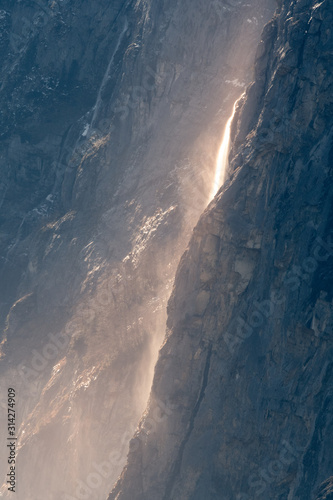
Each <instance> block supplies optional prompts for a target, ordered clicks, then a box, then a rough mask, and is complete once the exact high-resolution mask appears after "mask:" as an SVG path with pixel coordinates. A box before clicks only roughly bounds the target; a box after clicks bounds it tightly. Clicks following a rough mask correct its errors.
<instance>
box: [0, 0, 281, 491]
mask: <svg viewBox="0 0 333 500" xmlns="http://www.w3.org/2000/svg"><path fill="white" fill-rule="evenodd" d="M274 8H275V2H274V0H271V1H269V2H267V0H255V1H254V2H251V3H249V2H247V1H245V0H233V1H227V2H226V1H224V0H221V1H220V0H212V1H206V0H185V1H184V0H182V1H179V0H171V1H170V0H168V1H164V0H158V1H154V2H152V1H145V2H138V1H136V0H135V1H134V0H127V1H125V0H119V1H118V0H116V1H112V2H109V1H108V0H97V1H94V2H90V3H89V4H88V3H85V2H82V1H81V0H73V1H72V0H71V1H69V0H50V1H47V0H29V1H28V0H27V1H25V0H24V1H17V2H12V1H10V0H3V1H2V2H1V6H0V50H1V54H2V66H1V68H0V75H1V76H0V82H1V84H0V86H1V89H0V108H1V112H2V114H1V115H0V125H1V130H0V134H1V143H0V174H1V179H2V182H1V195H0V198H1V202H0V205H1V208H2V216H1V217H2V218H1V228H2V232H1V239H0V255H1V258H0V264H1V270H0V271H1V293H2V294H1V304H0V307H1V309H0V312H1V315H0V321H1V324H2V326H3V332H4V334H3V337H4V340H3V343H2V346H1V347H2V358H1V362H0V385H1V387H0V394H1V396H0V398H1V402H0V404H1V405H2V406H3V407H4V408H6V398H5V396H6V390H7V387H11V386H13V385H14V386H15V388H16V390H17V393H18V394H19V400H18V404H19V412H18V415H19V426H20V431H19V432H20V434H19V444H18V447H19V454H18V465H17V466H18V471H19V479H18V491H17V494H16V498H17V500H59V499H61V500H68V497H70V498H71V500H73V498H76V499H79V498H81V497H82V495H83V496H84V495H86V496H88V497H89V500H93V499H98V500H99V499H100V498H105V497H106V495H107V493H108V492H109V491H110V489H111V488H112V484H114V481H115V480H116V478H117V477H118V475H119V473H120V472H121V470H122V468H123V465H124V463H125V460H126V453H127V447H128V442H129V439H130V436H131V435H132V434H133V432H134V429H135V426H136V424H137V422H138V421H139V418H140V416H141V413H142V411H143V409H144V408H145V404H146V401H147V398H148V394H149V388H150V384H151V380H152V370H153V366H154V362H155V359H156V357H157V350H158V346H159V344H160V342H161V341H162V339H163V335H164V332H165V320H166V302H167V298H168V297H169V294H170V290H171V287H172V281H173V278H174V273H175V268H176V266H177V264H178V261H179V258H180V256H181V254H182V253H183V251H184V249H185V247H186V244H187V241H188V237H189V234H190V231H191V229H192V228H193V226H194V224H195V223H196V221H197V219H198V217H199V215H200V214H201V213H202V211H203V209H204V208H205V206H206V204H207V200H208V194H209V191H210V188H211V181H212V178H213V174H214V168H215V157H216V153H217V150H218V147H219V143H220V140H221V135H222V133H223V127H224V124H225V121H226V118H227V117H228V115H229V113H230V110H231V108H232V104H233V101H234V100H235V99H236V98H237V97H239V94H240V93H241V92H242V91H243V89H244V87H245V84H247V83H248V82H249V81H250V79H251V77H252V65H253V59H254V52H255V47H256V45H257V41H258V40H259V38H260V33H261V30H262V26H263V25H264V24H265V23H266V22H267V20H268V19H269V18H270V17H271V15H272V13H273V11H274ZM204 302H205V297H204V296H202V298H201V301H200V307H203V304H204ZM163 409H164V410H163ZM162 410H163V411H167V412H169V411H171V407H169V406H168V404H166V403H165V402H162V401H160V402H158V403H157V414H159V412H160V411H162ZM0 434H1V440H2V441H3V439H5V438H6V428H5V427H1V429H0ZM3 452H4V450H2V451H0V453H1V457H2V453H3ZM6 467H7V463H6V460H5V459H4V460H0V474H1V477H2V478H4V477H5V475H6V473H7V468H6ZM2 491H3V490H2ZM5 495H6V493H5V492H4V495H3V496H5Z"/></svg>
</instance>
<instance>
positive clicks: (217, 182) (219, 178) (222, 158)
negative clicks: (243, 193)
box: [209, 94, 243, 201]
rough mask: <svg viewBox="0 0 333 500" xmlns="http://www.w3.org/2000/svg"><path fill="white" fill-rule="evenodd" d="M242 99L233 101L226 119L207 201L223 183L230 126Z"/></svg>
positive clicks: (227, 163) (226, 164) (227, 160)
mask: <svg viewBox="0 0 333 500" xmlns="http://www.w3.org/2000/svg"><path fill="white" fill-rule="evenodd" d="M242 97H243V94H242V95H241V97H239V99H237V100H236V101H235V104H234V107H233V110H232V114H231V116H230V118H229V119H228V121H227V124H226V126H225V129H224V134H223V140H222V144H221V147H220V150H219V154H218V157H217V160H216V170H215V178H214V184H213V187H212V190H211V193H210V196H209V201H211V200H212V199H213V198H214V196H215V195H216V193H217V192H218V190H219V189H220V187H221V186H222V184H223V183H224V181H225V175H226V172H227V169H228V165H229V159H228V157H229V149H230V131H231V124H232V120H233V118H234V116H235V112H236V106H237V103H238V101H239V100H240V99H241V98H242Z"/></svg>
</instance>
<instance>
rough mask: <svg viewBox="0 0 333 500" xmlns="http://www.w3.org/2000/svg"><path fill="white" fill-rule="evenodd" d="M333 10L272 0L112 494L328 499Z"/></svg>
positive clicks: (125, 499) (325, 4) (305, 0)
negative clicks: (223, 178) (163, 405)
mask: <svg viewBox="0 0 333 500" xmlns="http://www.w3.org/2000/svg"><path fill="white" fill-rule="evenodd" d="M332 15H333V7H332V3H331V2H329V1H328V0H324V1H322V2H316V1H311V0H300V1H289V0H284V1H283V2H280V10H279V11H278V13H277V15H276V16H275V17H274V18H273V20H272V21H271V22H270V23H269V24H268V25H267V26H266V28H265V30H264V32H263V36H262V41H261V42H260V44H259V48H258V50H257V55H256V63H255V82H254V84H253V85H251V86H250V87H249V88H248V89H247V92H246V95H245V96H244V98H243V99H242V101H241V102H240V105H239V108H238V110H237V111H236V119H235V121H234V123H233V126H232V141H233V149H232V152H231V157H230V160H231V163H230V175H231V178H230V180H229V181H227V183H226V185H225V186H224V188H222V190H220V192H219V193H218V195H217V197H216V198H215V199H214V201H213V202H212V203H211V204H210V206H209V207H208V208H207V210H206V211H205V213H204V214H203V215H202V217H201V218H200V220H199V223H198V225H197V226H196V228H195V230H194V233H193V236H192V238H191V241H190V244H189V247H188V249H187V250H186V252H185V253H184V255H183V257H182V259H181V262H180V265H179V267H178V270H177V274H176V280H175V286H174V289H173V292H172V296H171V299H170V301H169V305H168V322H167V324H168V330H167V337H166V339H165V342H164V345H163V347H162V348H161V351H160V354H159V359H158V362H157V365H156V368H155V376H154V382H153V388H152V392H151V396H150V402H149V405H148V407H147V412H146V414H145V415H144V417H143V419H142V420H141V423H140V426H139V429H138V431H137V432H136V434H135V436H134V437H133V439H132V441H131V446H130V452H129V456H128V463H127V466H126V468H125V469H124V471H123V473H122V475H121V478H120V479H119V481H118V483H117V485H116V486H115V488H114V489H113V491H112V493H111V494H110V496H109V500H115V499H117V500H130V499H131V500H132V499H136V500H155V499H157V498H159V499H164V500H167V499H168V500H169V499H174V500H180V499H181V500H187V499H188V500H202V499H205V500H209V499H211V500H213V499H214V500H215V499H217V498H219V499H225V500H234V499H237V500H250V499H260V498H265V499H272V500H273V499H274V500H277V499H281V500H282V499H283V500H286V499H288V500H292V499H295V500H296V499H297V500H310V499H314V498H316V499H324V498H325V499H329V498H331V497H332V478H331V476H332V467H333V451H332V450H333V442H332V440H333V432H332V431H333V421H332V412H333V403H332V384H333V378H332V377H333V370H332V368H333V315H332V299H333V296H332V276H333V266H332V262H333V239H332V238H333V235H332V230H333V225H332V223H333V208H332V207H333V187H332V167H333V165H332V160H333V146H332V136H333V118H332V109H333V92H332V83H333V73H332V60H333V59H332V58H333V38H332V17H333V16H332ZM157 401H168V404H169V406H168V408H169V412H168V413H166V412H164V413H162V414H161V415H159V417H160V419H159V421H158V422H156V425H155V426H154V427H152V426H151V425H150V424H151V420H153V419H154V411H155V407H156V403H157ZM155 420H156V419H155ZM328 478H330V479H328Z"/></svg>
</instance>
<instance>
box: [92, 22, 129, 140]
mask: <svg viewBox="0 0 333 500" xmlns="http://www.w3.org/2000/svg"><path fill="white" fill-rule="evenodd" d="M127 29H128V21H127V19H125V24H124V28H123V30H122V32H121V33H120V36H119V38H118V41H117V45H116V47H115V49H114V51H113V53H112V56H111V59H110V61H109V64H108V66H107V68H106V71H105V74H104V77H103V80H102V83H101V86H100V88H99V91H98V95H97V100H96V104H95V106H94V108H93V110H94V113H93V117H92V119H91V122H90V126H89V127H88V129H87V127H86V129H85V131H84V134H85V135H87V133H88V130H89V128H93V127H94V125H95V121H96V118H97V114H98V111H99V108H100V104H101V101H102V91H103V89H104V87H105V85H106V83H107V81H108V79H109V78H110V69H111V66H112V64H113V60H114V56H115V55H116V53H117V52H118V49H119V47H120V44H121V42H122V39H123V37H124V35H125V33H126V31H127Z"/></svg>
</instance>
